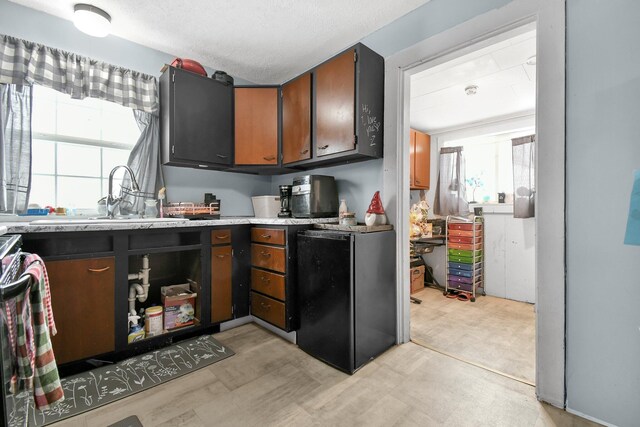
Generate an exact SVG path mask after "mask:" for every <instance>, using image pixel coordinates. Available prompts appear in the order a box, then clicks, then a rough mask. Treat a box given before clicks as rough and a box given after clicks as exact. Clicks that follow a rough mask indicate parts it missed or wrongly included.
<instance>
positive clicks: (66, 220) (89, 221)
mask: <svg viewBox="0 0 640 427" xmlns="http://www.w3.org/2000/svg"><path fill="white" fill-rule="evenodd" d="M183 221H188V219H186V218H113V219H109V218H73V219H71V218H64V219H62V218H61V219H38V220H35V221H31V222H30V223H29V224H33V225H74V224H123V223H156V222H183Z"/></svg>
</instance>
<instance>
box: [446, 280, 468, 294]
mask: <svg viewBox="0 0 640 427" xmlns="http://www.w3.org/2000/svg"><path fill="white" fill-rule="evenodd" d="M448 288H449V289H457V290H460V291H465V292H473V285H471V284H468V283H459V282H451V281H449V286H448Z"/></svg>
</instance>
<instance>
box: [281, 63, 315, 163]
mask: <svg viewBox="0 0 640 427" xmlns="http://www.w3.org/2000/svg"><path fill="white" fill-rule="evenodd" d="M309 158H311V73H305V74H303V75H302V76H300V77H298V78H297V79H295V80H293V81H290V82H288V83H285V84H284V85H282V163H283V164H289V163H294V162H298V161H301V160H306V159H309Z"/></svg>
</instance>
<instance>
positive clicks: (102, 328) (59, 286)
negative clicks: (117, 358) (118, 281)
mask: <svg viewBox="0 0 640 427" xmlns="http://www.w3.org/2000/svg"><path fill="white" fill-rule="evenodd" d="M46 267H47V272H48V274H49V282H50V285H51V304H52V307H53V315H54V319H55V322H56V328H57V329H58V333H57V334H56V336H54V337H52V338H51V341H52V343H53V351H54V353H55V356H56V361H57V362H58V363H66V362H71V361H74V360H79V359H84V358H87V357H91V356H97V355H99V354H102V353H107V352H110V351H113V350H114V348H115V347H114V343H115V336H114V332H115V327H114V320H115V319H114V318H115V315H114V312H115V305H114V288H115V274H114V269H115V260H114V258H113V257H110V258H91V259H79V260H68V261H48V262H47V263H46ZM125 303H126V301H125Z"/></svg>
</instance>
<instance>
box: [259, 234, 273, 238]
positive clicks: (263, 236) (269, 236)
mask: <svg viewBox="0 0 640 427" xmlns="http://www.w3.org/2000/svg"><path fill="white" fill-rule="evenodd" d="M260 237H262V238H263V239H270V238H271V234H261V235H260Z"/></svg>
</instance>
